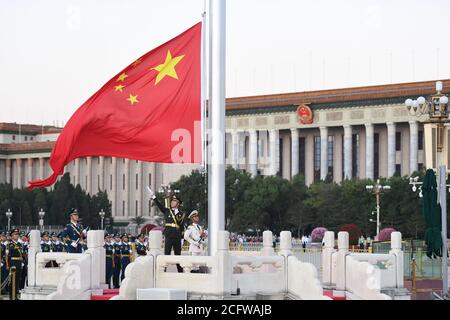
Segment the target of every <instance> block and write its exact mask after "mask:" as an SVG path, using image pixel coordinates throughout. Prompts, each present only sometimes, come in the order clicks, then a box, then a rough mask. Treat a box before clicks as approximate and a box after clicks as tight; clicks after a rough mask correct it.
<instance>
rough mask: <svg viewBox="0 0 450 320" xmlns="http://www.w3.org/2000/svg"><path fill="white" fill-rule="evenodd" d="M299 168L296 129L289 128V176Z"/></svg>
mask: <svg viewBox="0 0 450 320" xmlns="http://www.w3.org/2000/svg"><path fill="white" fill-rule="evenodd" d="M298 169H299V144H298V129H297V128H291V177H292V178H293V177H294V176H296V175H297V174H298Z"/></svg>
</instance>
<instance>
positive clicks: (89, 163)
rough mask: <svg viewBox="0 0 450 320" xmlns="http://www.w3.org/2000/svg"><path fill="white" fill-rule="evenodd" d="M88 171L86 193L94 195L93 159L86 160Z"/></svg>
mask: <svg viewBox="0 0 450 320" xmlns="http://www.w3.org/2000/svg"><path fill="white" fill-rule="evenodd" d="M86 170H87V175H86V176H87V178H86V179H87V181H86V193H88V194H90V195H92V157H87V158H86Z"/></svg>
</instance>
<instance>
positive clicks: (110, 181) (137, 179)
mask: <svg viewBox="0 0 450 320" xmlns="http://www.w3.org/2000/svg"><path fill="white" fill-rule="evenodd" d="M75 181H76V180H75V176H73V184H75ZM84 181H85V189H87V183H88V176H85V180H84ZM112 181H113V178H112V174H110V175H109V190H112ZM148 185H149V186H151V185H152V174H151V173H149V174H148ZM97 188H98V189H99V190H100V175H97ZM122 190H125V174H123V175H122ZM136 190H139V174H137V173H136Z"/></svg>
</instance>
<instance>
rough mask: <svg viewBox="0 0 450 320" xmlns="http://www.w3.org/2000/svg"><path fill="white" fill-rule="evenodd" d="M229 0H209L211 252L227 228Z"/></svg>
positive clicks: (209, 212) (209, 252)
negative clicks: (227, 17)
mask: <svg viewBox="0 0 450 320" xmlns="http://www.w3.org/2000/svg"><path fill="white" fill-rule="evenodd" d="M225 17H226V2H225V0H210V2H209V27H210V29H209V30H210V33H209V48H210V52H209V59H210V66H211V68H210V71H209V72H210V78H209V84H210V91H209V96H210V99H209V102H210V103H209V112H208V116H209V118H210V119H211V138H210V141H211V144H210V145H211V159H210V162H209V165H210V170H209V171H208V173H209V175H208V177H209V179H208V216H209V219H208V231H209V235H208V238H209V241H208V254H209V255H214V254H215V253H216V252H217V247H218V235H219V231H221V230H225V154H224V151H225V39H226V38H225Z"/></svg>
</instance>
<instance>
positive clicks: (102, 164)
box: [98, 156, 105, 191]
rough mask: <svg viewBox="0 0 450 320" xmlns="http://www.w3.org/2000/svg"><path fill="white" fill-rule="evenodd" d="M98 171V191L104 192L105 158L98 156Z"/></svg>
mask: <svg viewBox="0 0 450 320" xmlns="http://www.w3.org/2000/svg"><path fill="white" fill-rule="evenodd" d="M98 170H99V171H100V190H101V191H105V157H104V156H100V163H99V169H98Z"/></svg>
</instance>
